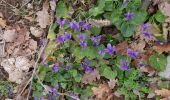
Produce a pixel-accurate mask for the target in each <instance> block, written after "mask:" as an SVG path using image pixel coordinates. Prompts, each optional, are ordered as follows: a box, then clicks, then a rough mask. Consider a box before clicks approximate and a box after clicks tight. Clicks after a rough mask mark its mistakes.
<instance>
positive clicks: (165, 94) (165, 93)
mask: <svg viewBox="0 0 170 100" xmlns="http://www.w3.org/2000/svg"><path fill="white" fill-rule="evenodd" d="M155 93H156V95H160V96H161V97H168V96H170V90H168V89H161V90H155Z"/></svg>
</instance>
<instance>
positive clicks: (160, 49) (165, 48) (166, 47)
mask: <svg viewBox="0 0 170 100" xmlns="http://www.w3.org/2000/svg"><path fill="white" fill-rule="evenodd" d="M153 49H154V50H155V51H156V52H158V53H163V52H169V51H170V43H168V44H166V45H155V46H154V47H153Z"/></svg>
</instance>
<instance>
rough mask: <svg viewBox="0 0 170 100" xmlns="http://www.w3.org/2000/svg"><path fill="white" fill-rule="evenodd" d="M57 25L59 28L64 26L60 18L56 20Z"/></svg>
mask: <svg viewBox="0 0 170 100" xmlns="http://www.w3.org/2000/svg"><path fill="white" fill-rule="evenodd" d="M57 23H58V25H59V26H60V28H61V27H63V26H64V21H63V20H62V19H61V18H59V19H58V20H57Z"/></svg>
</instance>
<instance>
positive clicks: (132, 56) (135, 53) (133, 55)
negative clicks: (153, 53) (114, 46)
mask: <svg viewBox="0 0 170 100" xmlns="http://www.w3.org/2000/svg"><path fill="white" fill-rule="evenodd" d="M138 55H139V52H134V51H132V50H131V49H127V56H129V57H131V58H133V59H136V58H137V56H138Z"/></svg>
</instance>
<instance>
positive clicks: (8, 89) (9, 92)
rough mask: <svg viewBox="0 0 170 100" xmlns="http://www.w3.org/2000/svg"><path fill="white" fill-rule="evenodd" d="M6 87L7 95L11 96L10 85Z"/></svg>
mask: <svg viewBox="0 0 170 100" xmlns="http://www.w3.org/2000/svg"><path fill="white" fill-rule="evenodd" d="M6 89H7V91H8V94H9V96H10V97H12V95H13V92H12V90H11V87H10V86H7V87H6Z"/></svg>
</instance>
